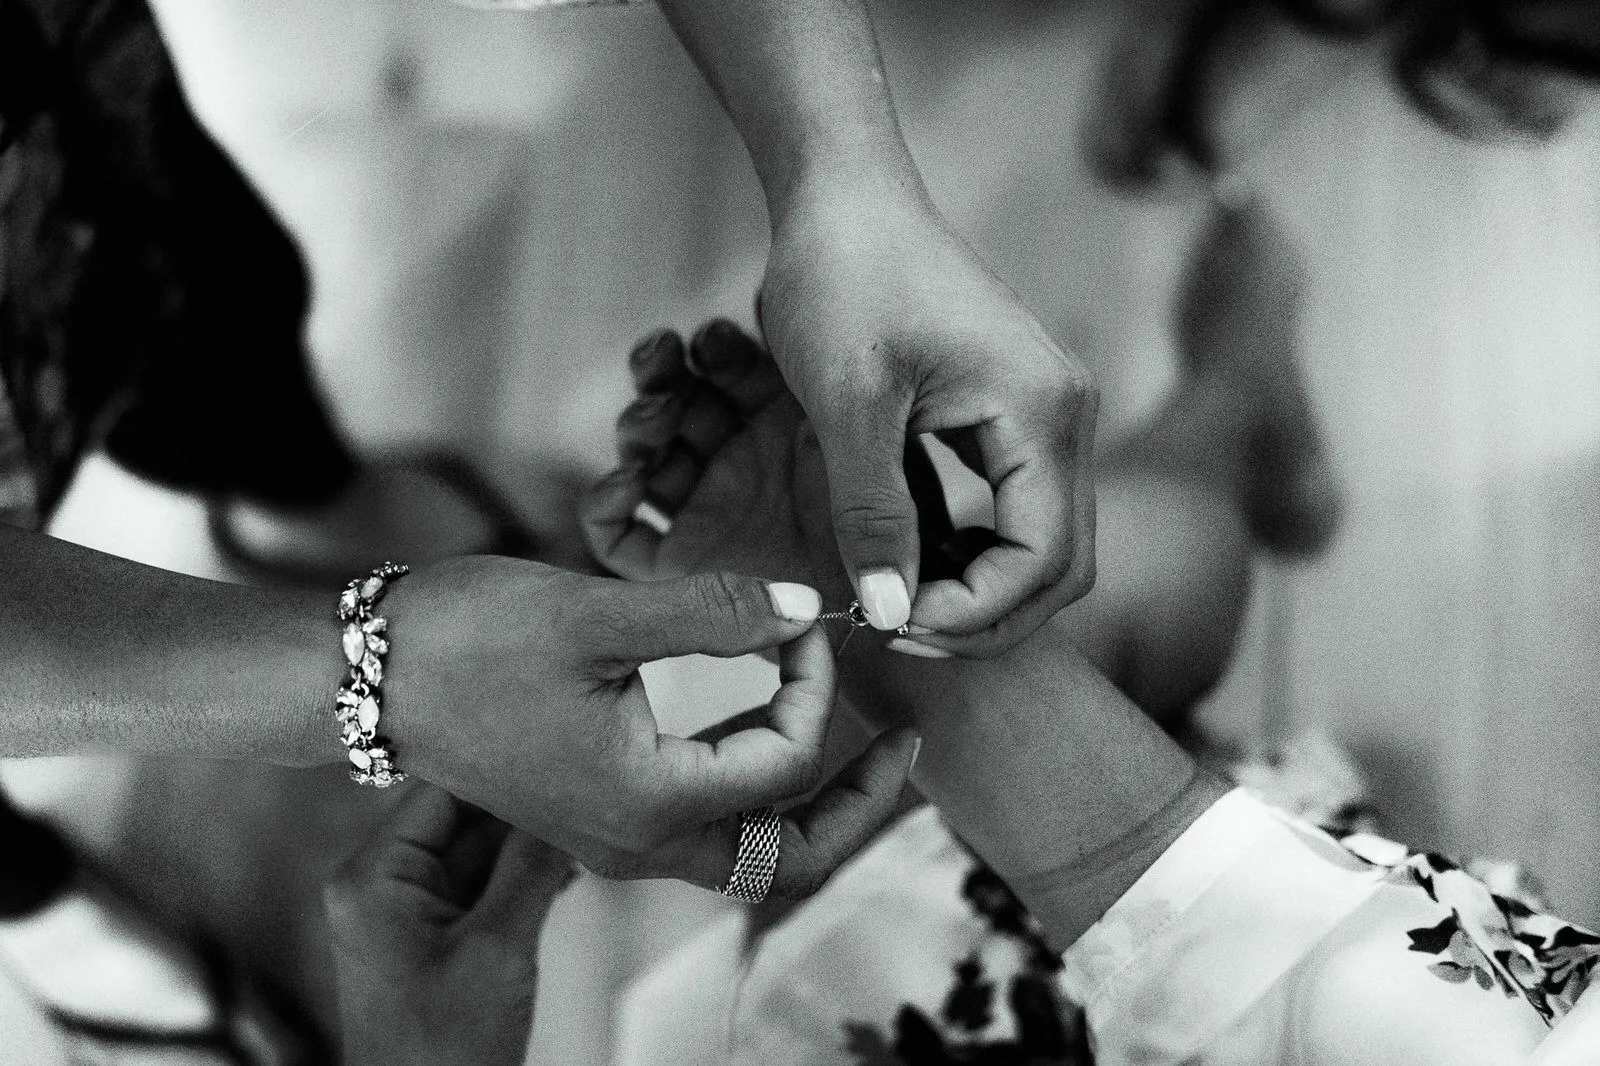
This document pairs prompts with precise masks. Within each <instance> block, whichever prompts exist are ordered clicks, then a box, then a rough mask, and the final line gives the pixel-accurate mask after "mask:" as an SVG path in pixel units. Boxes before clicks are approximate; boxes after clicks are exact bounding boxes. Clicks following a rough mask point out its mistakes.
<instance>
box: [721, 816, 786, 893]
mask: <svg viewBox="0 0 1600 1066" xmlns="http://www.w3.org/2000/svg"><path fill="white" fill-rule="evenodd" d="M782 833H783V822H782V821H781V820H780V819H779V818H778V812H777V811H776V810H774V809H773V808H771V807H757V808H756V809H755V810H752V811H745V812H744V813H743V814H742V815H740V816H739V854H738V857H737V858H736V859H734V862H733V876H732V877H730V878H728V887H727V888H724V889H723V890H722V894H723V895H724V896H727V897H728V898H730V899H737V900H741V901H743V902H745V903H760V902H761V901H762V900H764V899H766V898H767V893H768V892H769V891H771V889H772V876H773V874H775V873H777V871H778V842H779V837H780V836H781V835H782Z"/></svg>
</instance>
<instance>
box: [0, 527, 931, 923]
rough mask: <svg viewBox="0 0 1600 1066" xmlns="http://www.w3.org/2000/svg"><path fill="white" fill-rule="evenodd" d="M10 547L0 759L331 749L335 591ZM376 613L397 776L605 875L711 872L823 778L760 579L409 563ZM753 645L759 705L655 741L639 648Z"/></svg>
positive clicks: (902, 759)
mask: <svg viewBox="0 0 1600 1066" xmlns="http://www.w3.org/2000/svg"><path fill="white" fill-rule="evenodd" d="M0 554H4V556H5V557H6V558H7V559H8V561H9V563H10V565H8V566H7V567H6V568H4V570H3V571H0V604H4V605H5V606H4V609H3V610H0V645H3V646H5V647H6V648H7V649H8V657H7V669H6V670H5V671H3V672H0V751H3V752H5V753H6V754H7V755H21V756H32V755H51V754H64V753H70V752H76V751H83V750H85V749H95V748H100V749H116V750H124V751H135V752H144V753H150V754H162V755H188V756H200V757H206V758H226V759H248V760H254V761H262V762H272V763H278V764H281V765H287V766H315V765H322V764H336V765H342V764H343V762H344V754H343V749H342V746H341V745H340V744H339V743H338V738H337V730H336V727H335V724H334V720H333V707H334V691H335V689H336V687H337V685H338V683H339V681H340V679H341V677H342V676H343V674H344V672H345V669H346V667H345V665H344V661H343V657H342V655H341V653H340V651H339V641H338V627H337V625H336V624H335V621H334V617H333V603H332V601H333V597H332V596H331V595H322V594H307V593H304V592H290V591H279V590H262V589H251V588H245V587H241V586H235V585H227V584H222V583H218V582H211V581H202V580H199V579H195V578H190V577H185V576H183V575H179V574H172V573H168V572H166V571H162V570H158V569H155V568H152V567H147V566H141V565H139V564H136V563H131V562H128V561H126V560H122V559H117V558H115V557H112V556H108V555H104V554H101V553H99V552H94V551H90V550H88V549H84V548H79V547H76V546H73V545H68V544H64V543H61V542H57V541H54V540H51V539H49V538H46V537H40V536H34V535H31V534H26V533H21V532H18V531H14V530H10V529H0ZM380 610H381V612H382V614H383V615H384V616H386V617H387V618H388V619H389V622H390V630H389V632H390V635H391V641H392V651H391V653H390V655H389V658H388V662H387V664H386V665H387V676H386V679H385V684H384V714H383V720H382V723H381V730H382V732H383V733H384V734H386V735H387V736H389V737H390V738H391V739H392V741H393V746H394V750H395V751H396V753H397V757H398V762H399V765H400V766H401V768H402V769H406V770H408V771H409V772H412V773H414V774H415V775H416V776H418V777H420V778H423V779H425V780H428V781H432V782H434V783H436V784H439V785H441V786H443V787H445V788H447V789H449V790H451V791H453V792H455V793H457V794H459V795H461V796H463V797H465V798H467V799H469V800H471V801H473V802H474V803H476V804H478V805H479V806H481V807H483V808H484V809H486V810H488V811H489V812H491V813H493V814H495V815H496V816H498V817H500V818H501V819H503V820H505V821H507V822H509V823H511V824H514V825H517V826H518V827H519V828H522V829H524V830H525V831H528V832H531V833H533V834H534V835H537V836H539V837H541V838H543V839H545V840H548V841H550V842H552V843H554V844H556V845H557V846H560V847H561V848H563V849H564V850H566V851H567V852H569V853H570V854H572V855H573V856H574V857H575V858H577V859H578V860H579V861H581V862H583V863H585V864H586V865H589V866H590V867H592V868H594V869H596V870H600V871H603V872H605V873H607V874H610V875H612V876H617V877H681V878H684V879H686V880H689V881H691V882H693V883H696V884H700V885H704V886H707V887H720V886H721V885H722V884H723V883H724V882H725V881H726V880H727V877H728V874H729V872H730V871H731V869H732V866H733V856H734V851H735V845H736V840H737V837H736V833H737V816H738V812H739V811H741V810H743V809H746V808H748V807H753V806H761V805H764V804H767V803H773V804H779V805H784V804H786V803H787V802H789V801H792V800H793V799H796V798H798V797H800V796H802V795H805V794H808V793H811V792H812V791H813V790H814V789H816V788H817V787H818V786H819V785H821V784H823V781H822V755H821V753H822V743H823V735H824V733H825V731H826V727H827V722H828V719H829V716H830V714H831V709H832V702H833V684H834V674H833V664H832V661H831V658H830V656H829V654H828V651H827V647H826V643H825V642H824V641H823V640H822V639H821V638H820V637H819V636H817V635H815V634H812V633H810V632H809V631H810V629H811V625H810V622H809V620H800V621H791V620H788V619H785V618H782V617H780V616H779V615H778V614H776V613H775V611H774V607H773V601H772V599H771V597H770V595H769V593H768V589H767V583H765V582H762V581H759V580H756V579H754V578H742V577H738V576H735V575H726V574H723V575H718V574H708V575H697V576H696V577H694V578H692V579H688V580H685V581H681V582H666V583H660V584H655V585H650V586H638V585H629V584H626V583H624V582H620V581H614V580H611V579H606V578H595V577H586V576H583V575H578V574H572V573H569V572H566V571H562V570H558V569H556V568H554V567H549V566H544V565H542V564H539V563H532V562H525V561H519V560H512V559H500V558H490V557H469V558H464V559H459V560H452V561H450V562H446V563H440V564H435V565H433V566H428V567H423V568H420V569H419V570H417V571H416V572H415V573H413V574H411V575H410V576H408V577H405V578H402V579H400V580H399V581H397V582H396V583H395V584H394V586H393V588H392V590H391V591H390V592H389V593H388V594H387V595H386V596H385V598H384V600H383V602H382V603H381V605H380ZM767 648H779V655H780V658H781V660H782V662H783V665H784V672H783V674H784V687H783V688H782V689H780V690H779V692H778V693H777V694H775V696H774V698H773V700H772V702H771V703H770V704H769V705H768V707H767V708H766V713H765V714H764V715H763V716H761V717H760V718H759V719H758V720H754V721H752V722H750V723H749V724H748V727H747V728H744V729H741V730H738V731H735V732H733V733H731V734H730V735H727V736H719V737H716V738H714V739H709V740H708V739H689V740H684V739H679V738H675V737H668V736H663V735H661V734H659V733H658V731H657V730H656V727H655V719H654V716H653V714H652V712H651V709H650V703H649V700H648V698H647V697H646V694H645V691H644V687H643V685H642V683H641V682H640V680H639V675H638V672H637V667H638V666H639V665H640V664H641V663H642V662H644V661H646V660H648V659H653V658H662V657H667V656H672V655H680V654H688V653H691V652H706V653H710V654H721V655H738V654H745V653H748V652H751V651H757V650H762V649H767ZM63 663H72V664H74V667H73V669H70V670H67V669H62V664H63ZM909 762H910V743H909V740H908V739H907V738H905V737H899V738H894V737H889V738H885V740H884V742H883V743H882V744H881V745H879V747H878V748H877V749H876V750H875V751H874V752H872V753H869V756H868V759H867V766H866V769H865V770H864V771H861V770H859V768H858V772H854V773H852V774H851V775H849V776H846V777H844V778H841V779H839V780H838V781H836V782H834V783H833V784H832V786H830V788H828V789H827V790H825V791H824V793H823V794H822V797H820V798H819V799H818V800H817V801H814V803H813V807H812V808H810V809H809V810H807V809H803V810H802V811H801V812H798V813H797V815H796V818H795V820H794V821H795V824H794V825H792V826H791V828H792V829H793V832H794V838H795V840H796V841H797V842H803V843H797V846H795V847H793V848H790V849H788V852H787V854H786V856H785V863H784V865H781V866H780V868H779V877H778V881H777V882H776V884H775V891H776V892H778V893H780V894H784V893H788V894H799V893H803V892H804V891H806V890H807V889H809V888H811V887H814V886H815V885H816V884H818V883H820V881H821V880H822V878H824V877H825V876H826V874H827V873H828V872H829V871H830V870H831V869H832V867H833V866H835V865H837V864H838V863H839V862H842V861H843V860H844V859H845V858H846V857H847V856H848V855H849V853H850V851H851V850H853V849H854V848H855V847H856V846H859V844H860V842H861V841H863V840H865V839H866V838H867V837H868V836H869V835H870V834H871V832H872V829H873V827H874V825H875V824H877V822H880V821H881V820H882V819H883V818H885V817H887V815H888V813H889V811H890V810H891V809H892V807H893V803H894V801H895V799H896V798H897V797H898V795H899V791H900V784H901V782H900V781H899V780H895V777H896V775H897V774H898V775H899V776H900V777H901V778H903V775H904V772H905V770H906V768H907V766H908V765H909ZM863 819H865V821H863ZM868 822H870V823H872V824H867V823H868Z"/></svg>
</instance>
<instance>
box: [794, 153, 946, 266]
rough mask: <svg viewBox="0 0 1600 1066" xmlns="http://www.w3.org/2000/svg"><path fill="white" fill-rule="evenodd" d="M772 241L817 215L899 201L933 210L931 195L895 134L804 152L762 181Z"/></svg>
mask: <svg viewBox="0 0 1600 1066" xmlns="http://www.w3.org/2000/svg"><path fill="white" fill-rule="evenodd" d="M763 188H764V189H765V190H766V194H767V214H768V218H769V219H770V221H771V225H772V237H773V241H774V242H775V243H776V242H778V241H780V240H783V239H786V238H788V237H791V236H793V235H796V234H798V233H801V232H804V231H805V230H806V229H808V228H809V227H812V226H815V225H816V224H817V223H818V222H819V221H820V220H829V219H836V218H837V219H843V220H852V221H855V220H859V219H860V218H862V217H864V216H865V217H879V216H881V215H882V213H883V212H884V211H885V210H886V209H889V208H893V207H895V206H896V205H901V206H903V207H904V208H906V209H914V210H916V211H932V210H933V201H932V200H931V199H930V198H929V196H928V191H927V188H926V187H925V186H924V185H923V183H922V175H921V174H920V173H919V172H918V171H917V167H916V164H915V163H914V162H913V161H912V159H911V154H910V152H908V151H907V150H906V147H905V144H904V142H902V141H900V140H899V138H898V136H897V137H895V138H894V139H893V140H892V141H889V142H885V143H881V144H877V145H857V146H855V147H853V148H851V149H836V150H832V151H818V152H814V153H810V154H808V157H807V158H806V159H805V160H803V161H802V162H801V163H800V164H799V165H797V166H795V167H793V168H791V169H790V170H789V171H788V172H787V173H785V174H783V175H782V176H781V177H779V176H774V177H773V178H772V179H770V180H766V181H763Z"/></svg>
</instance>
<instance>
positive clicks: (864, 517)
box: [833, 492, 917, 541]
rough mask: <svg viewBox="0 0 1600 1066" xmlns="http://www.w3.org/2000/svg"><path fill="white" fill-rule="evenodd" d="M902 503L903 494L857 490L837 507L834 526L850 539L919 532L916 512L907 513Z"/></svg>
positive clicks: (882, 537)
mask: <svg viewBox="0 0 1600 1066" xmlns="http://www.w3.org/2000/svg"><path fill="white" fill-rule="evenodd" d="M900 504H901V501H900V500H899V498H897V497H894V496H891V495H890V494H889V493H887V492H867V493H857V494H856V495H854V496H852V497H851V498H849V499H847V500H844V501H843V502H842V503H840V504H839V506H838V507H836V508H835V509H834V512H833V521H834V526H835V528H837V529H838V531H839V535H840V536H841V537H844V538H846V539H848V540H856V541H877V540H890V539H899V538H902V537H909V536H911V535H912V534H914V533H915V532H916V522H917V520H916V516H915V515H913V514H907V513H906V512H905V510H904V509H903V508H902V507H901V505H900Z"/></svg>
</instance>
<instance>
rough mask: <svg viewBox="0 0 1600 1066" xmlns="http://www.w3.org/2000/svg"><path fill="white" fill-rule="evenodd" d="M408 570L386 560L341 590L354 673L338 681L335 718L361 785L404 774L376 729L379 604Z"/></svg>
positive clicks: (382, 626)
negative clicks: (391, 586)
mask: <svg viewBox="0 0 1600 1066" xmlns="http://www.w3.org/2000/svg"><path fill="white" fill-rule="evenodd" d="M410 572H411V568H410V567H409V566H402V565H400V564H398V563H384V564H383V565H382V566H380V567H378V568H377V569H376V570H374V571H372V573H370V574H368V575H367V576H366V577H358V578H356V579H355V580H354V581H352V582H350V584H348V585H346V586H345V588H344V591H343V592H341V593H340V594H339V611H338V614H339V621H341V622H343V623H344V633H343V636H342V638H341V640H342V643H343V648H344V657H345V661H346V662H348V663H349V665H350V676H349V677H348V678H346V679H345V682H344V684H342V685H340V686H339V694H338V696H337V697H335V699H336V700H337V703H338V708H337V710H336V711H335V712H334V718H335V719H336V720H337V721H338V723H339V729H340V734H339V736H340V739H341V740H343V741H344V747H345V754H346V755H347V756H348V757H349V759H350V780H352V781H354V782H355V783H356V784H358V785H372V786H374V787H375V788H388V787H389V786H390V785H394V784H399V783H400V782H401V781H404V780H405V779H406V775H405V774H403V773H401V772H400V770H399V769H397V768H396V767H395V765H394V753H393V751H391V750H390V747H389V742H388V741H387V740H386V739H384V738H383V737H380V736H379V735H378V720H379V718H380V717H381V716H382V709H383V690H382V688H381V686H382V684H383V660H384V657H385V656H386V655H388V654H389V638H388V637H387V636H385V634H386V633H387V632H388V629H389V622H388V619H385V618H380V617H379V616H378V614H377V611H376V608H377V605H378V601H379V600H381V599H382V598H383V594H384V593H385V592H386V591H388V588H389V585H390V584H391V583H392V582H393V581H394V580H395V579H396V578H400V577H404V576H405V575H406V574H409V573H410Z"/></svg>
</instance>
